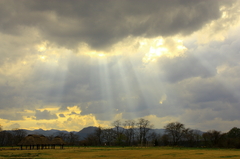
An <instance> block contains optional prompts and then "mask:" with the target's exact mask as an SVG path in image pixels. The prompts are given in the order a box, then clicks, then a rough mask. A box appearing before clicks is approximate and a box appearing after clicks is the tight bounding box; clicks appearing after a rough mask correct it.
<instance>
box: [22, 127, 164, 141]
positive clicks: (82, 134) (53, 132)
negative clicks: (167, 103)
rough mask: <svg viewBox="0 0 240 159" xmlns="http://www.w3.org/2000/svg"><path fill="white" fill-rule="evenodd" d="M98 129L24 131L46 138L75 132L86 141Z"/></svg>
mask: <svg viewBox="0 0 240 159" xmlns="http://www.w3.org/2000/svg"><path fill="white" fill-rule="evenodd" d="M96 129H97V127H94V126H89V127H86V128H83V129H82V130H80V131H79V132H76V131H66V130H56V129H51V130H43V129H35V130H26V129H24V130H25V131H26V132H27V134H39V135H40V134H41V135H44V136H51V135H52V136H57V135H59V134H61V133H70V132H73V133H74V134H76V135H78V136H79V138H80V139H84V138H85V137H87V136H88V135H89V134H92V133H94V131H95V130H96ZM151 131H154V132H156V133H157V134H163V133H164V131H165V129H152V130H151Z"/></svg>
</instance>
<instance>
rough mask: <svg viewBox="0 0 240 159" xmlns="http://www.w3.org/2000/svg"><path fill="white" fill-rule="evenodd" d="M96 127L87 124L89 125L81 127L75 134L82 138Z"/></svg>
mask: <svg viewBox="0 0 240 159" xmlns="http://www.w3.org/2000/svg"><path fill="white" fill-rule="evenodd" d="M96 129H97V127H94V126H89V127H86V128H83V129H82V130H81V131H79V132H77V133H76V134H77V135H78V136H79V138H80V139H84V138H86V137H87V136H88V135H89V134H92V133H94V132H95V130H96Z"/></svg>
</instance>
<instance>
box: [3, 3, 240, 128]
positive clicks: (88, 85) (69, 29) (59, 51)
mask: <svg viewBox="0 0 240 159" xmlns="http://www.w3.org/2000/svg"><path fill="white" fill-rule="evenodd" d="M0 4H1V5H0V10H1V14H0V24H1V25H0V35H1V37H2V38H1V39H0V48H1V50H0V55H1V59H0V89H1V91H0V124H1V125H2V126H3V127H4V128H5V129H11V128H13V127H14V126H19V128H27V129H35V128H39V127H41V128H43V129H66V130H75V131H78V130H80V129H82V128H83V127H86V126H98V125H102V126H106V127H108V126H110V125H111V123H112V121H114V120H117V119H121V120H127V119H138V118H141V117H144V118H146V119H148V120H150V121H151V122H152V123H153V124H154V125H155V127H156V128H162V127H163V126H164V125H166V124H167V123H169V122H172V121H179V122H182V123H184V124H185V125H186V126H187V127H191V128H197V129H200V130H210V129H217V130H221V131H227V130H229V129H231V128H232V127H234V126H236V127H239V126H240V125H239V121H240V117H239V115H238V114H239V112H240V108H239V104H240V100H239V99H240V98H239V97H240V84H239V80H240V65H239V60H238V59H240V57H239V56H240V52H239V51H240V48H239V43H240V38H239V36H238V35H239V34H240V31H239V30H240V29H239V28H240V21H239V13H240V10H239V6H240V1H239V0H231V1H226V0H221V1H220V0H219V1H216V0H209V1H190V0H174V1H167V0H166V1H165V0H164V1H154V0H151V1H148V2H146V1H138V3H136V1H133V0H130V1H107V0H104V1H87V0H85V1H54V0H50V1H39V0H36V1H29V0H25V1H12V0H8V1H4V0H3V1H1V2H0Z"/></svg>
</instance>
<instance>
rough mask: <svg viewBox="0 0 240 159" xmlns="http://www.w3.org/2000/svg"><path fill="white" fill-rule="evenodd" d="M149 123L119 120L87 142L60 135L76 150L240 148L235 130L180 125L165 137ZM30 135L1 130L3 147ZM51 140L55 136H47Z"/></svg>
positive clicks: (168, 128)
mask: <svg viewBox="0 0 240 159" xmlns="http://www.w3.org/2000/svg"><path fill="white" fill-rule="evenodd" d="M153 128H154V126H153V124H151V122H150V121H149V120H146V119H143V118H140V119H138V120H137V121H135V120H126V121H124V122H122V121H121V120H116V121H114V122H113V123H112V127H111V128H103V127H101V126H99V127H97V128H96V129H95V131H94V132H93V133H91V134H89V135H88V136H87V137H85V138H84V139H80V138H79V136H78V135H77V134H75V133H73V132H69V133H63V132H61V133H59V134H58V136H60V137H61V138H62V139H63V140H64V141H65V143H66V144H67V145H72V146H184V147H214V148H217V147H218V148H240V128H237V127H233V128H232V129H231V130H229V131H228V132H226V133H223V132H221V131H217V130H209V131H207V132H201V131H200V130H195V129H191V128H186V127H185V125H184V124H182V123H180V122H171V123H168V124H166V125H165V126H164V129H165V130H164V133H162V134H160V133H157V132H156V131H154V129H153ZM26 135H27V133H26V131H24V130H21V129H16V130H12V131H3V130H1V127H0V146H15V145H17V143H18V142H20V141H21V139H23V138H24V137H25V136H26ZM47 137H48V138H49V139H50V140H51V139H52V138H53V137H54V136H53V135H51V136H47Z"/></svg>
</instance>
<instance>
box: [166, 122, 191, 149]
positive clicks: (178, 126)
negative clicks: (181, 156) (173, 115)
mask: <svg viewBox="0 0 240 159" xmlns="http://www.w3.org/2000/svg"><path fill="white" fill-rule="evenodd" d="M164 128H165V133H166V134H168V135H169V136H171V138H172V142H173V145H178V144H179V141H181V139H182V138H183V136H184V133H185V132H186V131H188V129H186V128H185V126H184V124H182V123H179V122H172V123H169V124H167V125H166V126H165V127H164Z"/></svg>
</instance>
